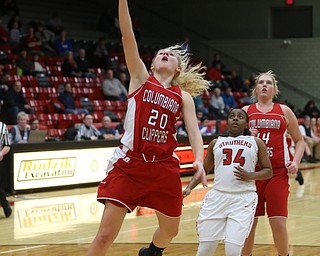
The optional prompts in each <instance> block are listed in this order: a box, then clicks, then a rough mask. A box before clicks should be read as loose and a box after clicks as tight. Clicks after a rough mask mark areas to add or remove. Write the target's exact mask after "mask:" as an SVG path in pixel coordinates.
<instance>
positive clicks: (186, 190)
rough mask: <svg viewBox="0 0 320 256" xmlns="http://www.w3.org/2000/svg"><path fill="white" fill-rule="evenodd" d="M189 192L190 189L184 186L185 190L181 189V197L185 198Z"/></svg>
mask: <svg viewBox="0 0 320 256" xmlns="http://www.w3.org/2000/svg"><path fill="white" fill-rule="evenodd" d="M190 193H191V189H190V188H186V189H185V190H183V191H182V195H183V198H185V197H187V196H188V195H190Z"/></svg>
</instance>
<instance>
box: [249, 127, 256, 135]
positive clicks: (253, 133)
mask: <svg viewBox="0 0 320 256" xmlns="http://www.w3.org/2000/svg"><path fill="white" fill-rule="evenodd" d="M249 130H250V132H251V135H252V136H254V137H257V135H258V130H257V129H255V128H250V129H249Z"/></svg>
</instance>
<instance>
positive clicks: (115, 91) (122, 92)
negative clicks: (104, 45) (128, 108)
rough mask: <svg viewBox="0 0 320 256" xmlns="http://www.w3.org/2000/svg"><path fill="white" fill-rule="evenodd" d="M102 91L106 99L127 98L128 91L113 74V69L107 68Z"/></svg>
mask: <svg viewBox="0 0 320 256" xmlns="http://www.w3.org/2000/svg"><path fill="white" fill-rule="evenodd" d="M102 91H103V94H104V97H105V99H106V100H122V101H124V100H127V97H128V91H127V89H126V88H125V86H124V85H123V84H122V83H121V82H120V80H119V79H118V78H115V77H114V76H113V70H112V69H108V70H106V73H105V79H104V81H103V85H102Z"/></svg>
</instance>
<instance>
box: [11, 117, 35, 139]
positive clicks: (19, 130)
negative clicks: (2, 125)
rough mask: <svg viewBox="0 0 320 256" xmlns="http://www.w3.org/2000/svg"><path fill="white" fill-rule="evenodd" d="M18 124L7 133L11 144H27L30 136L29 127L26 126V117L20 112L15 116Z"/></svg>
mask: <svg viewBox="0 0 320 256" xmlns="http://www.w3.org/2000/svg"><path fill="white" fill-rule="evenodd" d="M17 120H18V124H16V125H14V126H13V127H12V128H11V129H10V131H9V137H10V142H11V144H20V143H27V142H28V139H29V134H30V127H29V126H28V125H27V122H28V115H27V114H26V113H25V112H23V111H21V112H19V113H18V115H17Z"/></svg>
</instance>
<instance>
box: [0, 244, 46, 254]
mask: <svg viewBox="0 0 320 256" xmlns="http://www.w3.org/2000/svg"><path fill="white" fill-rule="evenodd" d="M15 246H20V245H15ZM46 246H48V244H44V245H36V246H31V247H24V248H20V249H14V250H9V251H4V252H0V254H6V253H13V252H20V251H25V250H33V249H38V248H41V247H46Z"/></svg>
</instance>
